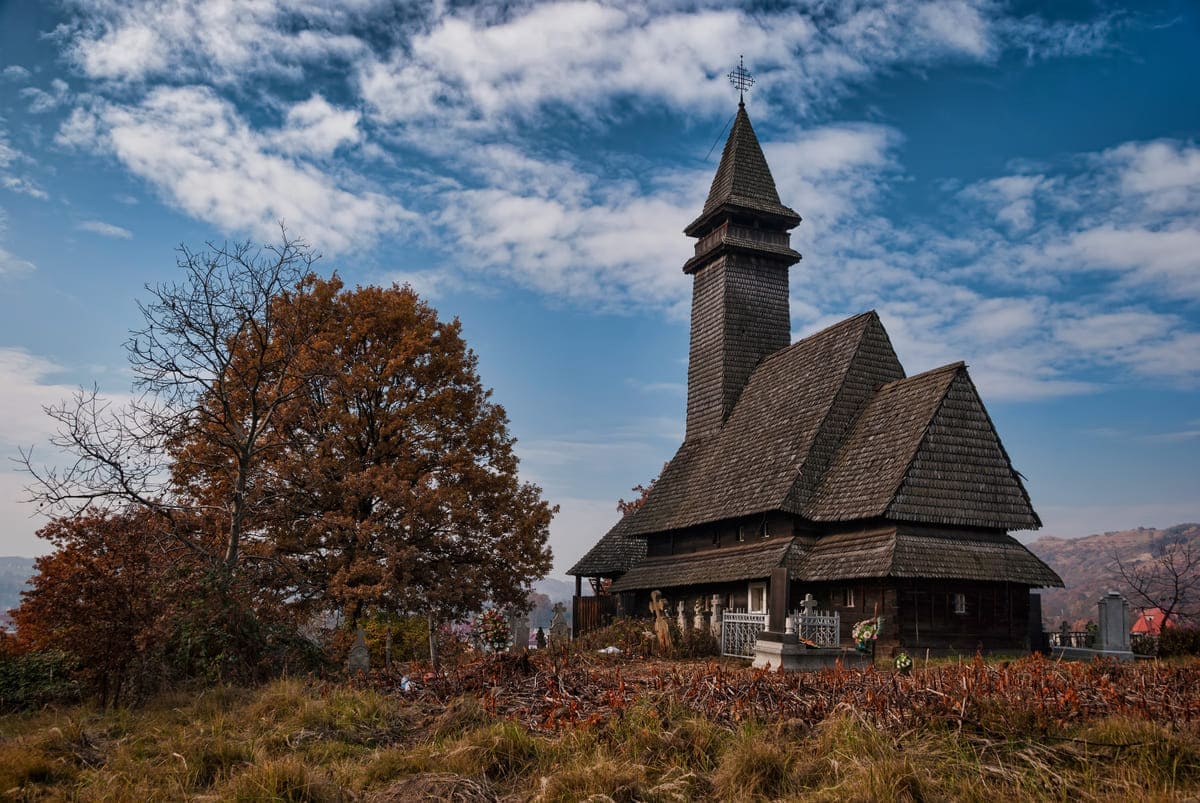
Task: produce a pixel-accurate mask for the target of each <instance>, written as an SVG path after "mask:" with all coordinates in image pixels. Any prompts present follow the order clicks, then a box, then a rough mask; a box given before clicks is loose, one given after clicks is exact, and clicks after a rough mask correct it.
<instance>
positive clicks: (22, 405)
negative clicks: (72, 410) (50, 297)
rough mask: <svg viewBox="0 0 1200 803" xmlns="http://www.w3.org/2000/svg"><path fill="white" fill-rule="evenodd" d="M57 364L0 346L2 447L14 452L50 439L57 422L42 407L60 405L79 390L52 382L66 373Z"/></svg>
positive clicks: (0, 431) (0, 430) (0, 439)
mask: <svg viewBox="0 0 1200 803" xmlns="http://www.w3.org/2000/svg"><path fill="white" fill-rule="evenodd" d="M62 370H63V369H62V368H61V367H60V366H58V365H56V364H55V363H54V362H52V361H50V360H48V359H46V358H44V357H39V356H37V355H36V354H30V353H29V352H27V351H25V350H23V349H17V348H11V347H5V346H0V387H3V388H4V393H3V394H0V445H3V447H6V450H7V451H9V452H10V456H11V452H12V450H13V449H15V448H16V447H18V446H29V445H32V444H34V443H37V442H43V441H45V440H47V439H48V438H49V437H50V435H52V434H53V433H54V431H55V428H54V422H53V421H51V419H50V417H49V416H47V415H46V414H45V413H44V412H43V410H42V408H43V407H46V406H48V405H53V404H57V403H58V402H60V401H62V400H63V399H66V398H67V397H69V396H70V395H71V394H72V393H74V392H75V390H76V389H75V388H74V387H71V386H68V385H60V384H56V383H54V382H51V381H48V380H49V379H50V378H51V377H53V376H55V375H56V374H60V373H61V372H62Z"/></svg>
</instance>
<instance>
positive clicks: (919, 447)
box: [801, 363, 1041, 530]
mask: <svg viewBox="0 0 1200 803" xmlns="http://www.w3.org/2000/svg"><path fill="white" fill-rule="evenodd" d="M801 512H802V513H803V515H805V516H806V517H807V518H810V519H812V520H814V521H844V520H849V519H862V518H871V517H876V516H884V517H887V518H891V519H898V520H906V521H919V522H925V523H931V524H948V525H956V526H964V527H989V528H996V529H1006V530H1008V529H1027V528H1036V527H1039V526H1041V521H1040V520H1039V519H1038V517H1037V514H1036V513H1034V511H1033V507H1032V505H1031V504H1030V502H1029V496H1028V494H1027V493H1026V492H1025V488H1024V486H1023V485H1022V484H1021V480H1020V478H1019V477H1018V475H1017V473H1016V471H1015V470H1014V469H1013V467H1012V463H1011V462H1010V461H1009V458H1008V454H1007V453H1006V452H1005V451H1004V447H1003V446H1002V445H1001V443H1000V438H999V436H998V435H997V434H996V430H995V428H994V427H993V426H992V422H991V419H990V418H989V417H988V415H987V411H986V410H985V409H984V407H983V401H982V400H981V399H980V398H979V394H978V393H977V392H976V390H975V386H974V384H973V383H972V382H971V379H970V376H969V375H968V373H967V369H966V367H965V366H964V365H963V364H962V363H953V364H951V365H947V366H943V367H942V368H937V369H934V370H932V371H928V372H926V373H924V374H920V375H918V376H913V377H909V378H907V379H901V380H898V381H895V382H891V383H889V384H887V385H885V386H883V387H882V388H880V389H879V392H878V393H876V394H875V396H874V398H872V399H871V401H870V403H869V404H868V405H867V407H866V409H865V410H864V411H863V413H862V415H861V416H860V417H859V419H858V421H857V422H856V423H855V425H854V428H853V429H852V431H851V432H850V433H849V436H848V437H847V438H846V440H845V442H844V443H843V444H842V446H841V448H840V449H839V450H838V454H837V456H836V458H835V459H834V461H833V464H832V466H831V467H830V469H829V471H828V472H827V473H826V475H825V477H824V481H823V482H822V484H821V486H820V488H819V489H818V490H817V491H816V493H815V494H814V495H813V498H812V501H811V503H810V504H808V505H806V506H804V508H803V509H802V511H801Z"/></svg>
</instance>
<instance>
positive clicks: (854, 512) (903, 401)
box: [803, 363, 962, 521]
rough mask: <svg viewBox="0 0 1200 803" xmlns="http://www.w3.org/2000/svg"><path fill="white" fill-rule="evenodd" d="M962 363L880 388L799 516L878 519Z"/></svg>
mask: <svg viewBox="0 0 1200 803" xmlns="http://www.w3.org/2000/svg"><path fill="white" fill-rule="evenodd" d="M961 367H962V363H956V364H954V365H948V366H946V367H944V368H938V369H936V370H933V371H927V372H926V373H923V374H918V375H917V376H913V377H909V378H907V379H900V380H897V381H895V382H891V383H889V384H887V385H884V386H883V387H882V388H880V389H879V390H878V392H876V393H875V395H874V396H873V397H872V398H871V400H870V401H869V402H868V403H867V406H866V408H865V409H864V410H863V412H862V414H861V415H860V416H859V417H858V420H857V421H856V422H855V423H854V426H853V427H852V428H851V429H850V433H849V435H848V436H847V437H846V439H845V441H844V442H843V443H842V445H841V448H840V449H838V453H837V456H836V457H835V458H834V459H833V463H832V465H831V466H830V468H829V471H828V472H827V473H826V475H825V479H824V481H823V482H822V483H821V486H820V487H819V489H818V490H817V492H816V493H815V494H813V498H812V501H811V503H810V504H809V505H807V506H806V508H805V509H804V511H803V512H804V515H805V516H807V517H808V518H811V519H813V520H814V521H850V520H854V519H867V518H873V517H876V516H881V515H883V514H884V513H885V512H886V511H887V509H888V505H889V504H890V503H891V501H892V499H893V498H894V497H895V494H896V490H897V488H898V487H899V486H900V484H901V483H902V482H903V480H904V475H905V471H906V469H907V468H908V466H909V465H910V464H911V463H912V460H913V456H914V455H915V454H916V452H917V449H918V447H919V446H920V443H921V439H922V437H923V436H924V434H925V430H926V427H927V426H928V425H929V422H930V420H931V419H932V418H933V417H934V415H935V413H936V412H937V409H938V405H939V404H940V403H941V400H942V398H943V396H945V394H946V391H947V389H949V387H950V383H951V381H952V380H953V378H954V375H955V373H956V372H957V371H958V369H960V368H961Z"/></svg>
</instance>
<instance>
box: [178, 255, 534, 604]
mask: <svg viewBox="0 0 1200 803" xmlns="http://www.w3.org/2000/svg"><path fill="white" fill-rule="evenodd" d="M279 304H280V310H279V312H278V313H277V318H278V320H280V321H290V322H291V323H290V325H294V326H296V327H298V328H307V327H310V326H311V322H313V321H321V322H322V324H321V326H320V328H319V329H316V330H315V331H314V332H313V334H314V337H313V339H312V342H311V345H310V347H309V348H308V349H306V350H305V351H304V352H303V355H302V358H301V359H300V360H299V361H298V362H297V363H296V365H295V369H296V370H297V371H298V372H299V373H302V374H304V375H306V376H308V377H309V381H308V382H307V384H306V385H305V387H304V392H303V393H298V394H295V395H294V396H293V397H292V398H291V399H289V401H288V403H287V404H285V405H283V406H281V407H280V409H279V410H278V411H277V413H276V415H275V417H274V418H273V419H272V421H271V428H270V430H269V431H268V432H267V433H265V435H264V437H265V438H266V440H267V441H268V442H270V443H272V444H274V448H272V449H271V450H270V451H269V452H267V453H266V456H265V457H264V464H263V468H264V471H263V474H262V480H261V483H260V484H259V486H258V487H256V489H255V493H256V494H257V497H258V498H259V499H261V500H262V507H261V517H260V518H259V519H258V528H259V536H260V538H261V541H260V542H259V543H258V544H257V546H256V547H255V548H252V551H253V552H255V554H256V556H258V557H261V558H262V559H263V560H264V561H268V562H270V563H271V565H273V566H274V567H275V568H276V570H277V572H278V573H277V575H276V580H277V582H278V583H279V584H280V586H281V587H286V588H287V589H288V593H289V594H290V595H291V598H292V599H294V600H295V601H296V602H297V603H304V604H307V605H308V606H310V607H311V608H314V609H318V610H330V609H338V610H342V611H344V612H345V614H346V616H347V618H348V619H349V620H350V621H351V622H355V621H357V620H358V618H359V617H360V615H361V614H362V613H364V612H365V611H368V610H372V611H385V612H392V613H409V614H412V613H420V614H428V615H431V616H432V617H433V618H435V619H440V620H446V619H454V618H457V617H461V616H463V615H465V614H468V613H470V612H472V611H475V610H478V609H479V608H480V607H481V606H483V605H484V604H485V603H487V602H491V603H493V604H497V605H506V604H513V605H522V604H524V600H525V594H526V592H527V590H528V588H527V585H528V582H529V580H530V579H531V578H534V577H540V576H542V575H544V574H545V573H546V572H547V571H548V570H549V568H550V552H549V549H548V548H547V545H546V541H547V537H548V527H549V523H550V519H551V516H552V515H553V512H554V511H553V509H552V508H551V507H550V506H549V505H548V504H546V502H544V501H543V500H542V499H541V492H540V489H538V488H537V487H536V486H533V485H529V484H522V483H521V482H520V481H519V480H518V478H517V457H516V455H515V453H514V451H513V443H514V442H513V439H512V437H511V436H510V435H509V434H508V429H507V418H506V415H505V413H504V410H503V408H502V407H500V406H499V405H497V404H495V403H494V402H492V401H491V400H490V391H488V390H486V389H484V387H483V386H482V384H481V383H480V380H479V377H478V374H477V368H476V358H475V355H474V354H473V353H472V352H471V351H470V349H468V348H467V346H466V343H465V342H464V341H463V339H462V334H461V327H460V325H459V323H458V321H457V320H454V321H449V322H445V321H440V320H439V319H438V317H437V313H436V311H434V310H433V309H432V308H431V307H429V306H428V305H427V304H425V303H424V302H423V301H421V300H420V298H419V297H418V296H417V294H416V293H415V292H414V291H413V290H412V289H410V288H408V287H396V286H393V287H390V288H380V287H360V288H356V289H354V290H346V289H344V288H343V287H342V285H341V282H340V280H338V279H337V278H336V277H335V278H333V279H331V280H321V279H316V278H310V279H309V280H308V281H306V282H305V287H304V292H303V293H297V294H295V295H288V296H284V297H281V298H280V299H279ZM287 325H289V324H281V326H283V327H284V328H286V326H287ZM289 339H295V337H292V336H289ZM258 347H259V344H256V343H253V342H248V343H246V345H245V348H246V349H247V350H250V349H253V348H258ZM267 347H268V348H269V347H270V345H269V344H267ZM257 359H258V358H257V357H256V356H255V355H253V354H242V353H240V352H237V353H235V354H234V355H233V360H234V362H235V363H236V362H238V361H241V360H246V361H249V362H254V361H256V360H257ZM211 443H212V439H211V438H209V437H207V436H203V437H201V438H199V439H197V440H196V441H194V442H189V443H185V444H182V449H181V452H182V453H186V454H187V455H188V459H187V460H186V461H185V462H186V464H187V465H189V466H196V467H202V466H204V465H206V464H207V463H208V462H210V460H212V459H214V458H215V456H214V458H208V457H206V456H205V454H206V452H208V451H210V450H211ZM220 481H221V480H220V476H214V477H209V476H206V475H205V474H204V473H203V472H201V473H199V474H194V475H190V476H189V477H187V483H188V486H189V487H190V488H191V489H192V492H193V493H195V494H196V495H197V496H198V497H202V495H203V493H204V490H205V489H206V488H211V487H214V486H216V485H219V483H220ZM225 495H226V492H224V491H222V492H221V493H219V494H218V497H223V496H225Z"/></svg>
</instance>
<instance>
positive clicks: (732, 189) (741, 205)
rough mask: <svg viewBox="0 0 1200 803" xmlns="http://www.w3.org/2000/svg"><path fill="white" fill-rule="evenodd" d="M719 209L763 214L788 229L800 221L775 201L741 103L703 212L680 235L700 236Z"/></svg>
mask: <svg viewBox="0 0 1200 803" xmlns="http://www.w3.org/2000/svg"><path fill="white" fill-rule="evenodd" d="M723 208H731V209H733V210H738V209H742V210H746V211H749V212H757V213H764V214H766V215H770V216H772V217H775V218H778V219H779V220H778V222H779V223H781V224H783V227H784V228H788V229H790V228H792V227H793V226H795V225H796V224H797V223H799V222H800V216H799V215H798V214H796V212H795V210H793V209H790V208H789V207H786V206H784V205H783V204H782V203H780V201H779V191H778V190H776V189H775V179H774V178H772V177H771V169H770V168H769V167H767V160H766V157H764V156H763V152H762V147H761V146H760V145H759V144H758V137H757V136H755V134H754V126H752V125H751V124H750V115H748V114H746V106H745V104H744V103H739V104H738V110H737V114H736V115H735V116H734V120H733V128H732V129H730V131H729V139H727V140H725V150H724V151H722V152H721V164H720V165H719V166H718V167H717V174H716V176H714V177H713V183H712V188H711V189H710V190H709V191H708V200H707V201H705V202H704V211H703V212H701V213H700V217H698V218H696V219H695V220H694V221H692V223H691V224H690V225H689V226H688V227H687V228H686V229H684V233H686V234H687V235H688V236H691V237H701V236H703V235H704V230H705V229H706V228H708V226H709V224H710V223H712V222H715V218H716V217H717V213H718V212H719V210H721V209H723Z"/></svg>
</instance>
